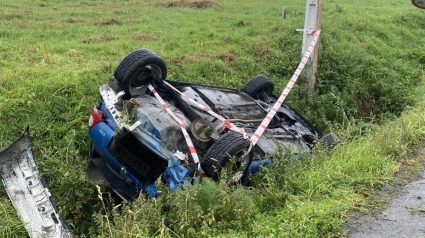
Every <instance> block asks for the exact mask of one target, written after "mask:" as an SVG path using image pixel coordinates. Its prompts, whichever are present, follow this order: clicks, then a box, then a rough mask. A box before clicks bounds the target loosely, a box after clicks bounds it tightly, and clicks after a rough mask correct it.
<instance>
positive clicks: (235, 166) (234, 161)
mask: <svg viewBox="0 0 425 238" xmlns="http://www.w3.org/2000/svg"><path fill="white" fill-rule="evenodd" d="M247 151H248V149H246V148H244V149H241V150H239V151H238V152H236V153H235V154H234V155H233V156H230V159H229V161H227V163H226V164H225V165H224V166H223V168H224V169H226V171H228V172H237V171H240V169H241V166H243V165H244V164H246V162H247V161H246V160H247V159H248V157H247V156H246V158H247V159H245V160H243V156H244V155H245V154H246V152H247ZM245 166H246V165H245Z"/></svg>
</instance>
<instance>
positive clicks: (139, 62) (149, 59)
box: [114, 49, 167, 96]
mask: <svg viewBox="0 0 425 238" xmlns="http://www.w3.org/2000/svg"><path fill="white" fill-rule="evenodd" d="M114 77H115V79H116V80H117V81H118V84H119V86H120V87H121V88H122V89H123V90H124V91H125V93H126V94H127V95H129V96H136V95H134V94H137V93H144V92H145V91H146V86H147V85H148V84H149V83H151V82H152V81H154V80H158V81H162V80H165V79H166V77H167V67H166V64H165V62H164V60H162V59H161V57H159V56H158V55H157V54H156V53H155V52H153V51H152V50H149V49H140V50H136V51H133V52H132V53H130V54H129V55H127V56H126V57H125V58H124V59H123V60H122V61H121V62H120V63H119V65H118V66H117V68H116V70H115V73H114ZM143 90H145V91H143Z"/></svg>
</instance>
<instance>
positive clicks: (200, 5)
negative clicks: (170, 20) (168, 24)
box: [156, 0, 221, 9]
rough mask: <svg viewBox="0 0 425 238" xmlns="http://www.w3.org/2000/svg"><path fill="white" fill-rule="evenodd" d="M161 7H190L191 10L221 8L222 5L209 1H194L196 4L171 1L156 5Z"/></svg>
mask: <svg viewBox="0 0 425 238" xmlns="http://www.w3.org/2000/svg"><path fill="white" fill-rule="evenodd" d="M156 5H157V6H161V7H189V8H198V9H204V8H210V7H220V8H221V5H220V4H218V3H215V2H213V1H209V0H203V1H194V2H186V1H169V2H159V3H157V4H156Z"/></svg>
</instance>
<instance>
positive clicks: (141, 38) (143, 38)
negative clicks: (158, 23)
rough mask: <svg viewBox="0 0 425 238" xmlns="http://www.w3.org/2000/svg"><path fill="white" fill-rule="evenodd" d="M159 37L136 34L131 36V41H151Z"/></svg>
mask: <svg viewBox="0 0 425 238" xmlns="http://www.w3.org/2000/svg"><path fill="white" fill-rule="evenodd" d="M156 38H157V37H156V36H154V35H152V34H134V35H132V36H131V39H133V40H136V41H150V40H155V39H156Z"/></svg>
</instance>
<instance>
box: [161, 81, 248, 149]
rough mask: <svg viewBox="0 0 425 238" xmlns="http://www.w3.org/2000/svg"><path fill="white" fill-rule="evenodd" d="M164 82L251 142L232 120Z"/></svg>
mask: <svg viewBox="0 0 425 238" xmlns="http://www.w3.org/2000/svg"><path fill="white" fill-rule="evenodd" d="M164 83H165V84H166V85H168V87H170V88H171V89H173V90H174V91H175V92H177V93H178V94H180V95H181V96H182V97H183V98H184V99H187V100H189V101H190V102H192V103H193V104H195V105H196V106H197V107H198V108H200V109H201V110H203V111H204V112H207V113H209V114H210V115H211V116H213V117H215V118H217V119H219V120H220V121H222V122H224V125H225V127H226V128H227V129H229V130H232V131H235V132H239V133H241V134H242V135H243V137H244V139H247V140H249V142H251V139H250V138H249V135H248V134H247V133H246V132H245V130H244V129H242V128H239V127H237V126H235V124H233V123H232V122H230V121H229V120H227V119H226V118H224V117H222V116H220V115H218V114H217V113H215V112H214V111H213V110H211V108H209V107H207V106H204V105H202V104H200V103H199V102H197V101H195V100H193V99H192V98H190V97H189V96H187V95H186V94H184V93H182V92H180V91H179V90H178V89H176V88H175V87H174V86H173V85H171V84H169V83H167V82H165V81H164Z"/></svg>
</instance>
